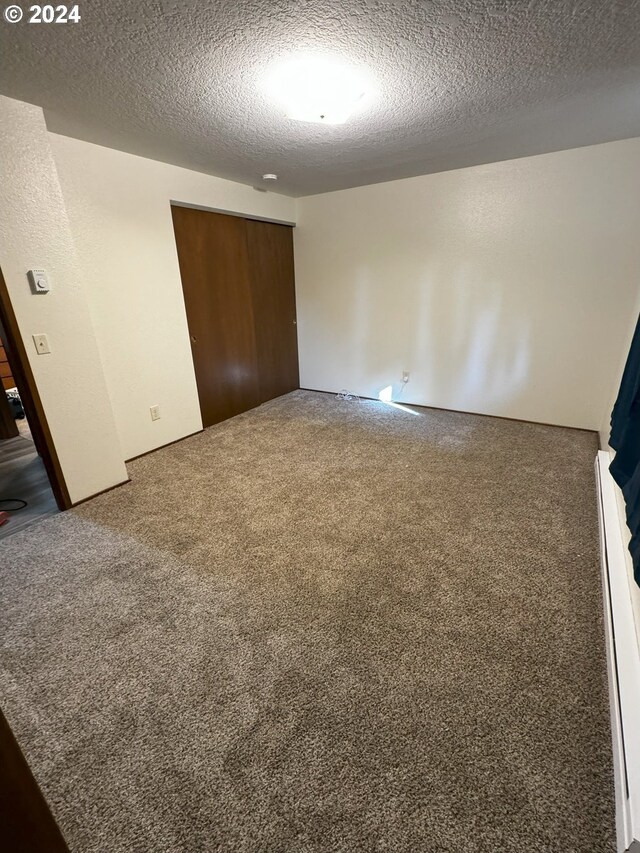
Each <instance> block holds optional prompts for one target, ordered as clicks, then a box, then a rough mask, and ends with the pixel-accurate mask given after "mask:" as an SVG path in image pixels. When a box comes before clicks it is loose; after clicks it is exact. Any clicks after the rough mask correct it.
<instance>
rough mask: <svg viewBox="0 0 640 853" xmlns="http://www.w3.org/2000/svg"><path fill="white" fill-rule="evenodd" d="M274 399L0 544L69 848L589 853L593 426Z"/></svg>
mask: <svg viewBox="0 0 640 853" xmlns="http://www.w3.org/2000/svg"><path fill="white" fill-rule="evenodd" d="M416 411H417V412H418V414H412V413H410V412H405V411H402V410H399V409H394V408H392V407H389V406H386V405H384V404H382V403H377V402H371V401H361V402H343V401H339V400H336V399H335V398H334V397H333V396H331V395H325V394H316V393H312V392H295V393H293V394H290V395H288V396H287V397H283V398H280V399H279V400H276V401H273V402H271V403H267V404H266V405H264V406H262V407H260V408H259V409H256V410H254V411H252V412H250V413H247V414H245V415H242V416H240V417H237V418H235V419H233V420H232V421H227V422H226V423H224V424H221V425H219V426H217V427H213V428H211V429H209V430H207V431H206V432H205V433H203V434H201V435H198V436H195V437H193V438H191V439H188V440H186V441H184V442H181V443H179V444H176V445H174V446H172V447H169V448H166V449H164V450H161V451H159V452H157V453H155V454H152V455H150V456H147V457H144V458H142V459H140V460H138V461H136V462H135V463H133V464H131V466H130V474H131V478H132V483H131V484H130V485H127V486H124V487H122V488H120V489H117V490H115V491H113V492H110V493H108V494H106V495H104V496H102V497H100V498H97V499H96V500H94V501H92V502H90V503H88V504H85V505H84V506H82V507H81V508H79V509H78V510H76V511H73V512H69V513H65V514H61V515H58V516H55V517H53V518H50V519H48V520H46V521H44V522H41V523H40V524H38V525H36V526H35V527H33V528H31V529H29V530H27V531H25V532H23V533H18V534H16V535H14V536H12V537H10V538H9V539H7V540H6V541H5V542H3V543H1V544H0V555H1V563H2V600H3V608H2V622H3V625H2V642H3V649H2V668H1V682H0V684H1V688H2V705H3V707H4V709H5V711H6V715H7V717H8V719H9V721H10V723H11V725H12V726H13V728H14V730H15V732H16V735H17V737H18V739H19V741H20V742H21V744H22V746H23V749H24V750H25V753H26V755H27V757H28V759H29V761H30V762H31V764H32V767H33V769H34V771H35V774H36V776H37V778H38V780H39V782H40V783H41V785H42V787H43V789H44V792H45V794H46V796H47V797H48V799H49V801H50V803H51V805H52V808H53V811H54V813H55V814H56V816H57V818H58V820H59V822H60V825H61V827H62V830H63V832H64V834H65V836H66V837H67V839H68V842H69V844H70V847H71V849H72V850H73V851H74V853H94V851H95V853H98V851H100V853H124V851H126V853H133V851H135V853H138V851H139V853H200V852H201V851H202V853H204V851H207V853H209V851H225V853H227V851H228V853H319V851H323V853H324V851H327V853H361V851H367V853H374V851H375V853H382V851H389V853H422V851H443V853H444V851H447V852H448V851H452V853H453V851H455V853H479V852H480V851H486V853H551V851H553V853H573V851H575V853H578V851H580V853H584V851H589V853H605V851H607V853H609V851H612V850H613V836H614V826H613V803H612V778H611V766H610V744H609V727H608V712H607V698H606V684H605V680H606V676H605V662H604V657H603V636H602V618H601V603H600V583H599V568H598V555H597V530H596V508H595V507H596V505H595V497H594V476H593V457H594V454H595V451H596V440H595V437H594V435H593V434H590V433H586V432H579V431H574V430H565V429H560V428H554V427H544V426H537V425H532V424H522V423H513V422H509V421H503V420H497V419H492V418H483V417H474V416H469V415H462V414H454V413H447V412H440V411H434V410H427V409H422V410H416Z"/></svg>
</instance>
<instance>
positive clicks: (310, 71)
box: [263, 54, 373, 124]
mask: <svg viewBox="0 0 640 853" xmlns="http://www.w3.org/2000/svg"><path fill="white" fill-rule="evenodd" d="M263 85H264V86H265V87H266V90H267V92H268V93H269V94H270V96H271V97H272V99H273V100H274V101H277V102H278V103H280V104H281V105H282V106H283V107H284V109H285V111H286V114H287V116H288V117H289V118H292V119H295V120H296V121H306V122H317V123H318V124H344V122H345V121H347V119H348V118H349V117H350V116H351V115H352V114H353V113H355V112H357V111H358V110H360V109H362V108H363V106H365V105H366V104H367V103H369V102H370V101H371V97H372V94H373V90H372V86H371V82H370V81H369V79H368V75H367V74H366V73H363V71H361V70H360V69H358V68H355V67H353V66H351V65H350V64H348V63H345V62H342V61H340V60H336V59H334V58H331V57H327V56H310V55H304V54H303V55H297V56H290V57H289V58H288V59H284V60H282V61H281V62H280V63H279V64H278V65H277V66H276V67H275V68H273V69H272V70H271V72H270V74H269V75H268V76H267V77H266V79H265V81H264V84H263Z"/></svg>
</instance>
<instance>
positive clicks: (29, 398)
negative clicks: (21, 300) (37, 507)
mask: <svg viewBox="0 0 640 853" xmlns="http://www.w3.org/2000/svg"><path fill="white" fill-rule="evenodd" d="M0 322H1V323H2V327H3V329H4V333H5V336H6V340H5V347H6V350H7V356H8V357H9V363H10V365H11V372H12V374H13V378H14V379H15V381H16V387H17V388H18V392H19V394H20V399H21V401H22V406H23V408H24V410H25V413H26V415H27V420H28V422H29V428H30V430H31V434H32V436H33V442H34V444H35V446H36V449H37V451H38V453H39V454H40V456H41V457H42V461H43V463H44V467H45V469H46V472H47V477H48V478H49V483H50V484H51V491H52V492H53V496H54V498H55V500H56V503H57V505H58V508H59V509H61V510H65V509H70V508H71V506H72V502H71V497H70V496H69V490H68V489H67V484H66V482H65V479H64V474H63V473H62V467H61V465H60V460H59V459H58V454H57V452H56V448H55V444H54V442H53V437H52V435H51V430H50V429H49V424H48V423H47V417H46V415H45V411H44V407H43V405H42V400H41V399H40V394H39V393H38V386H37V385H36V381H35V378H34V376H33V371H32V370H31V365H30V364H29V359H28V357H27V351H26V349H25V346H24V341H23V340H22V335H21V334H20V329H19V327H18V321H17V320H16V315H15V312H14V310H13V305H12V304H11V297H10V296H9V290H8V288H7V284H6V282H5V280H4V275H3V274H2V269H0Z"/></svg>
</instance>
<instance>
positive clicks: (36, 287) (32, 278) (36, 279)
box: [27, 270, 51, 293]
mask: <svg viewBox="0 0 640 853" xmlns="http://www.w3.org/2000/svg"><path fill="white" fill-rule="evenodd" d="M27 278H28V279H29V284H30V285H31V292H32V293H49V291H50V290H51V287H50V286H49V279H48V278H47V274H46V272H45V271H44V270H29V271H28V272H27Z"/></svg>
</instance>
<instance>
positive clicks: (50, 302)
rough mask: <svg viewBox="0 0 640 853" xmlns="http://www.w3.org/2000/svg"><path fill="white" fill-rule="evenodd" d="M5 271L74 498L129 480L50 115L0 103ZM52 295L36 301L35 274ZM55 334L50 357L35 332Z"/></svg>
mask: <svg viewBox="0 0 640 853" xmlns="http://www.w3.org/2000/svg"><path fill="white" fill-rule="evenodd" d="M0 145H1V148H2V158H1V159H0V211H1V215H2V231H1V234H0V266H1V267H2V271H3V273H4V277H5V279H6V282H7V287H8V289H9V293H10V296H11V302H12V305H13V308H14V310H15V313H16V317H17V320H18V324H19V326H20V331H21V332H22V336H23V338H24V341H25V345H26V349H27V353H28V356H29V361H30V364H31V367H32V369H33V373H34V376H35V379H36V383H37V385H38V390H39V392H40V396H41V398H42V403H43V405H44V409H45V412H46V415H47V420H48V422H49V426H50V428H51V433H52V436H53V440H54V443H55V446H56V450H57V453H58V456H59V459H60V464H61V466H62V470H63V472H64V476H65V480H66V483H67V487H68V489H69V493H70V495H71V499H72V500H74V501H78V500H81V499H82V498H85V497H87V496H89V495H92V494H95V493H96V492H99V491H101V490H102V489H106V488H108V487H109V486H113V485H115V484H116V483H120V482H122V481H123V480H126V478H127V472H126V469H125V467H124V463H123V461H122V460H123V457H122V451H121V448H120V442H119V440H118V436H117V433H116V429H115V424H114V421H113V415H112V412H111V406H110V402H109V396H108V392H107V387H106V383H105V378H104V373H103V370H102V365H101V363H100V357H99V354H98V348H97V345H96V341H95V336H94V332H93V328H92V325H91V319H90V315H89V309H88V306H87V302H86V298H85V293H84V288H83V282H82V277H81V272H80V267H79V264H78V259H77V255H76V250H75V245H74V241H73V238H72V234H71V229H70V227H69V221H68V219H67V214H66V211H65V207H64V201H63V198H62V194H61V192H60V185H59V182H58V176H57V173H56V167H55V163H54V160H53V156H52V153H51V149H50V146H49V136H48V133H47V130H46V127H45V123H44V118H43V115H42V110H40V109H39V108H38V107H33V106H30V105H28V104H23V103H19V102H18V101H12V100H10V99H9V98H4V97H0ZM33 268H36V269H39V268H44V269H45V270H46V271H47V272H48V273H49V277H50V283H51V286H52V289H51V292H50V293H49V294H47V295H37V296H34V295H32V293H31V291H30V289H29V284H28V282H27V275H26V273H27V270H28V269H33ZM43 332H44V333H46V334H47V335H48V336H49V343H50V345H51V354H50V355H41V356H39V355H37V354H36V353H35V351H34V346H33V341H32V340H31V335H33V334H38V333H43Z"/></svg>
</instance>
